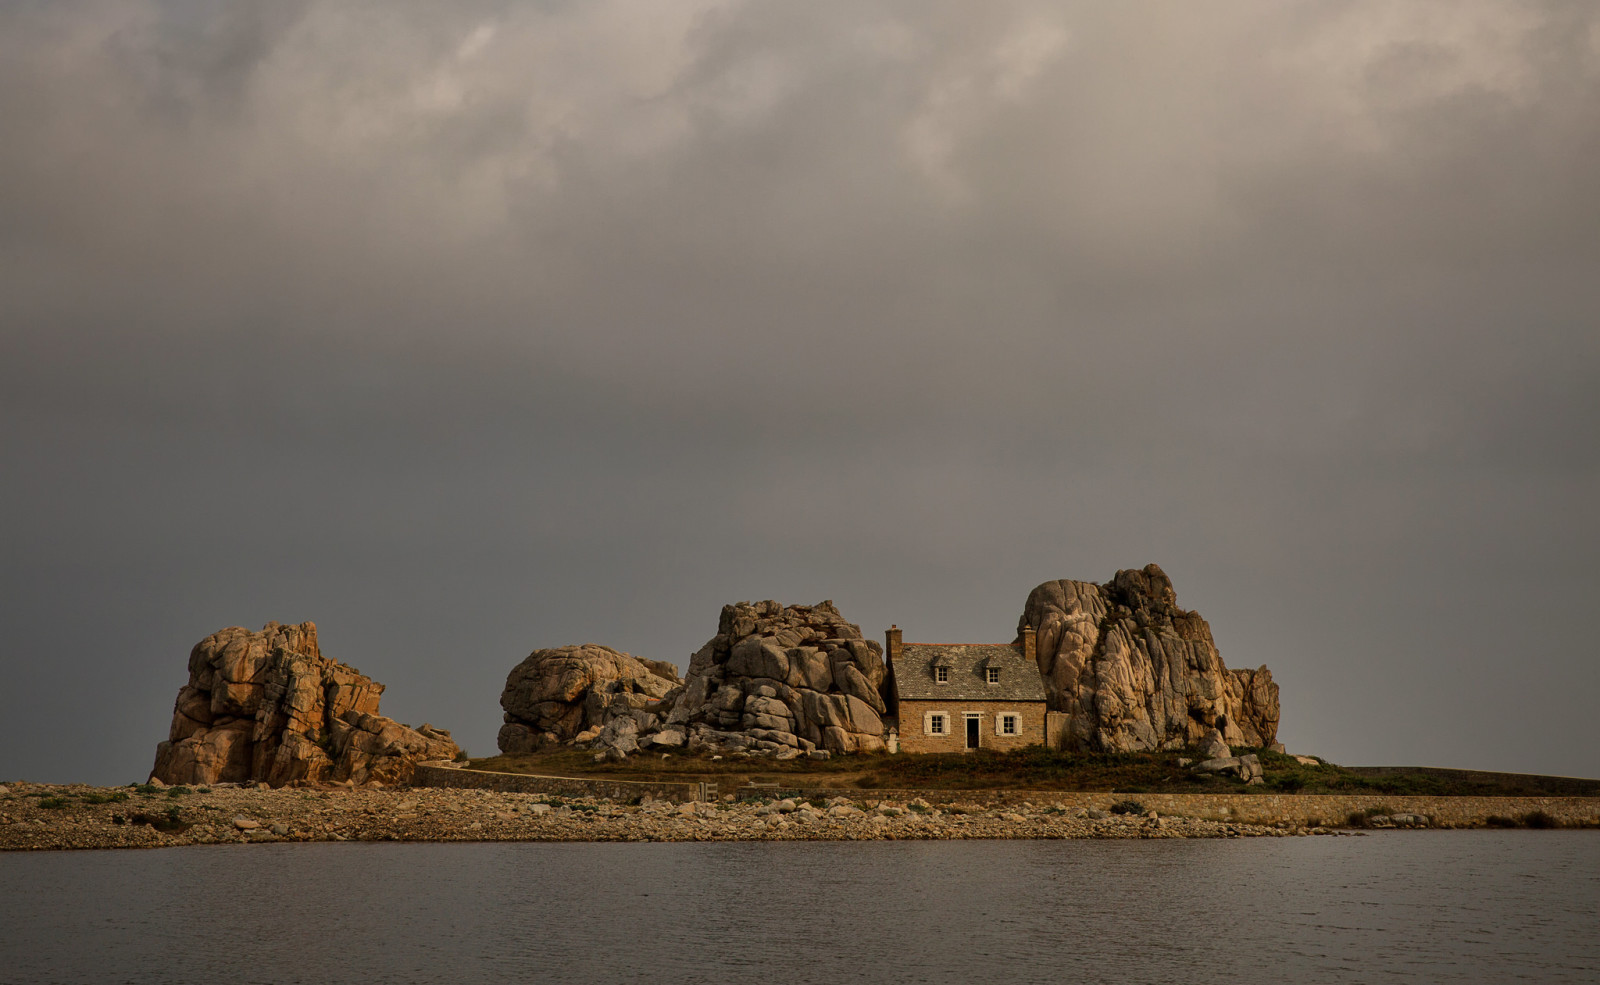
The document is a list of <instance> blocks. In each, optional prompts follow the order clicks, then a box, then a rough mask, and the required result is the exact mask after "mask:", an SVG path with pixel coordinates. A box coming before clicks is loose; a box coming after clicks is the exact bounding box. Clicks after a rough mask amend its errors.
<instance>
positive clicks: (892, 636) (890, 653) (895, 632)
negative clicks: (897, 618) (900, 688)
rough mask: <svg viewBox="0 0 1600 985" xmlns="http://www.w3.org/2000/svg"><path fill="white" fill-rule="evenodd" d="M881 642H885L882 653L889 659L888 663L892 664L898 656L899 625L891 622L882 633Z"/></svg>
mask: <svg viewBox="0 0 1600 985" xmlns="http://www.w3.org/2000/svg"><path fill="white" fill-rule="evenodd" d="M883 642H884V644H885V645H884V654H883V655H884V656H885V657H887V658H888V659H889V663H890V665H891V666H893V664H894V662H895V660H897V659H899V657H900V627H899V626H896V625H894V624H892V623H891V624H890V626H889V631H888V632H887V633H885V634H884V635H883Z"/></svg>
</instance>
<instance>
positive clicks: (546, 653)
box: [498, 643, 683, 755]
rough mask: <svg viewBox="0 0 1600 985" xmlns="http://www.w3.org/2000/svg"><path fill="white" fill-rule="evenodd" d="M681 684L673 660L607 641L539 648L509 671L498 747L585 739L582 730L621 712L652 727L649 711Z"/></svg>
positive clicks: (517, 749) (515, 750)
mask: <svg viewBox="0 0 1600 985" xmlns="http://www.w3.org/2000/svg"><path fill="white" fill-rule="evenodd" d="M682 683H683V682H682V681H681V680H679V678H678V673H677V668H676V667H674V666H673V665H672V664H669V663H665V662H662V661H658V660H645V659H643V658H640V657H635V656H633V655H632V654H628V653H623V652H622V651H620V650H613V649H612V648H611V647H609V646H599V645H597V644H593V643H586V644H583V645H582V646H562V647H556V648H554V649H548V650H535V651H533V652H532V653H530V654H528V656H527V658H526V659H524V660H523V661H522V662H521V663H519V664H517V665H516V666H515V667H513V668H512V669H511V672H510V673H509V674H507V675H506V686H505V689H504V690H503V691H501V693H500V707H501V709H502V711H504V713H505V726H504V727H502V728H501V729H500V735H499V738H498V744H499V746H500V751H501V752H503V753H506V754H508V755H514V754H519V753H525V752H532V751H534V750H535V749H537V748H541V747H542V746H543V745H545V744H549V743H551V742H570V741H575V740H576V741H587V740H586V739H583V738H580V737H581V736H582V735H583V733H585V732H588V731H589V730H591V729H593V730H598V729H601V728H604V727H605V726H606V724H607V723H609V722H610V721H612V720H613V719H616V718H621V717H629V718H633V719H634V720H635V722H636V724H639V725H642V726H646V727H649V726H650V725H651V724H653V723H652V722H650V720H649V718H647V717H646V716H653V715H654V709H656V708H659V707H660V704H661V699H662V698H663V697H665V696H666V695H668V694H670V693H671V692H672V691H673V690H674V689H676V688H678V686H679V685H681V684H682ZM595 734H598V732H597V731H596V733H595ZM545 735H549V736H551V739H548V740H546V739H544V738H542V737H543V736H545ZM589 738H593V736H592V735H591V736H589Z"/></svg>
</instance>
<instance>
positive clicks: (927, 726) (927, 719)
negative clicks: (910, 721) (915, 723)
mask: <svg viewBox="0 0 1600 985" xmlns="http://www.w3.org/2000/svg"><path fill="white" fill-rule="evenodd" d="M922 734H923V735H932V734H933V712H931V711H925V712H923V713H922Z"/></svg>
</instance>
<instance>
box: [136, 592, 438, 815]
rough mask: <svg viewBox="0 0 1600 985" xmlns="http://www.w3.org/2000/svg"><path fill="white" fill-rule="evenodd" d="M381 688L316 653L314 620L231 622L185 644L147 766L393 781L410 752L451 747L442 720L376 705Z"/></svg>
mask: <svg viewBox="0 0 1600 985" xmlns="http://www.w3.org/2000/svg"><path fill="white" fill-rule="evenodd" d="M382 694H383V685H382V684H379V683H378V682H377V681H374V680H373V679H372V678H370V677H367V676H365V675H363V674H362V673H361V672H360V671H358V670H356V669H355V668H354V667H350V666H347V665H345V664H342V663H338V662H337V661H334V660H331V659H329V658H328V657H325V656H323V655H322V651H321V649H320V648H319V647H318V646H317V627H316V624H315V623H310V622H303V623H299V624H298V625H283V624H281V623H276V622H269V623H267V624H266V625H265V626H263V627H262V628H261V631H260V632H251V631H250V630H248V629H244V628H243V627H240V626H231V627H229V628H227V629H224V630H222V631H220V632H216V633H212V634H211V635H210V636H207V637H206V638H205V639H203V640H201V641H200V642H199V643H197V644H195V647H194V649H193V650H191V651H190V653H189V683H187V684H185V685H184V686H183V688H182V689H180V690H179V691H178V699H177V701H176V702H175V704H174V706H173V712H172V728H171V730H170V732H169V733H168V737H167V741H165V742H163V743H161V744H160V745H159V746H157V747H156V762H155V767H154V768H153V769H152V770H151V775H152V776H154V777H155V778H156V779H159V780H161V781H162V782H164V783H186V784H205V783H238V782H244V781H249V780H256V781H260V782H263V783H268V784H271V785H272V786H275V787H276V786H283V785H285V784H288V783H294V782H297V781H305V782H343V781H346V780H353V781H355V782H356V783H368V782H373V781H378V782H384V783H398V782H405V781H407V780H409V779H410V776H411V771H412V768H413V767H414V766H415V765H416V764H417V763H418V762H422V761H427V760H438V759H453V758H455V756H456V755H457V754H458V753H459V752H460V751H461V750H460V748H459V747H458V746H457V745H456V744H455V742H453V741H452V740H451V738H450V733H449V732H447V731H445V730H444V729H437V728H434V727H432V726H431V725H427V724H424V725H422V726H420V727H418V728H415V729H413V728H410V727H409V726H406V725H401V724H400V723H398V722H396V721H394V720H392V719H389V718H384V717H383V716H382V715H380V714H378V699H379V697H381V696H382Z"/></svg>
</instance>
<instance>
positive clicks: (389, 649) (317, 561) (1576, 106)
mask: <svg viewBox="0 0 1600 985" xmlns="http://www.w3.org/2000/svg"><path fill="white" fill-rule="evenodd" d="M1596 106H1600V10H1597V9H1596V8H1595V6H1594V5H1593V4H1589V3H1581V2H1579V3H1565V2H1548V3H1538V2H1528V3H1521V4H1515V5H1507V4H1503V3H1478V2H1469V0H1452V2H1438V3H1429V2H1415V3H1408V4H1401V5H1396V4H1387V3H1362V2H1340V3H1331V2H1330V3H1302V4H1294V5H1278V6H1264V5H1261V4H1255V3H1242V2H1241V3H1208V4H1203V5H1200V4H1192V3H1183V2H1173V3H1133V4H1122V3H1119V4H1062V3H1026V2H1016V3H1008V2H997V3H990V4H983V5H974V4H970V3H960V2H953V0H952V2H933V0H923V2H915V3H911V2H907V3H871V2H861V0H853V2H850V3H815V4H803V5H801V4H791V3H777V2H733V0H725V2H700V3H696V2H683V3H677V2H674V3H665V2H663V3H650V4H639V3H607V2H593V3H582V4H575V3H563V2H550V3H540V4H535V3H511V2H456V3H451V4H432V3H405V2H393V0H388V2H383V3H377V2H370V3H357V2H339V3H334V2H322V0H301V2H295V3H273V4H227V3H216V2H200V0H172V2H153V0H118V2H114V3H112V2H107V3H91V2H84V3H77V2H68V3H61V2H21V3H9V4H6V5H5V6H4V7H3V8H0V357H3V358H0V412H3V414H0V455H3V465H4V468H3V474H4V478H3V480H0V506H3V508H4V511H5V517H6V523H5V525H4V527H3V528H0V530H3V533H0V536H3V545H4V551H3V558H0V589H3V598H4V603H3V606H4V608H3V614H4V630H5V639H4V644H3V650H0V652H3V654H4V656H3V661H4V667H5V682H4V684H3V685H0V776H19V777H27V778H32V779H44V780H63V781H64V780H80V779H81V780H88V781H99V782H111V781H123V782H125V781H128V780H131V779H135V778H142V776H143V775H144V771H145V770H147V769H148V768H149V763H150V760H151V759H152V757H153V754H154V748H155V744H156V742H157V741H159V740H160V739H162V738H164V737H165V732H166V724H167V720H168V717H169V714H170V710H171V702H172V697H173V695H174V694H175V693H176V691H177V688H178V687H179V685H180V684H182V683H183V681H184V680H185V657H186V654H187V652H188V648H189V647H190V646H191V645H192V644H193V643H194V642H196V641H197V640H199V639H200V638H202V637H203V636H205V635H207V634H208V633H210V632H212V631H214V630H216V629H219V628H221V627H223V626H226V625H245V626H249V627H252V628H257V627H259V626H260V625H261V624H262V623H264V622H266V621H267V620H269V619H276V620H281V621H300V620H303V619H313V620H315V621H316V622H317V623H318V625H319V627H320V629H321V635H322V639H323V645H324V648H325V650H326V651H327V652H328V653H329V655H331V656H333V657H335V658H336V659H340V660H344V661H346V662H349V663H353V664H355V665H356V666H358V667H360V668H361V669H362V670H363V671H365V672H367V673H369V674H371V675H373V676H374V677H376V678H377V679H379V680H381V681H383V682H385V683H386V684H388V685H389V690H388V693H387V695H386V697H385V700H384V711H385V712H386V713H387V714H389V715H392V716H394V717H396V718H399V719H401V720H404V721H409V722H412V723H413V724H415V723H417V722H420V721H421V720H422V719H424V718H427V719H429V720H431V721H433V722H434V723H435V724H439V725H443V726H445V727H449V728H452V729H454V730H455V732H456V734H457V737H458V738H460V739H462V741H463V743H464V744H465V745H466V746H467V747H468V748H469V749H470V750H471V751H472V752H473V753H475V754H485V753H488V752H491V751H492V749H493V743H494V740H493V736H494V734H495V730H496V729H497V728H498V724H499V708H498V704H497V702H498V696H499V691H500V686H501V684H502V683H503V681H504V676H505V673H506V672H507V670H509V669H510V667H511V666H513V665H514V664H515V663H516V662H517V661H518V660H519V659H521V657H523V656H525V655H526V653H527V652H528V651H529V650H531V649H533V648H535V647H544V646H557V645H562V644H566V643H575V642H586V641H593V642H600V643H606V644H609V645H612V646H616V647H619V648H622V649H626V650H629V651H631V652H634V653H638V654H641V655H645V656H649V657H652V658H656V659H667V660H675V661H677V662H678V663H679V664H680V665H682V664H684V663H686V662H687V656H688V654H689V653H690V652H691V651H692V650H693V649H695V648H696V647H697V646H698V645H699V644H700V643H702V642H703V641H704V640H705V639H706V638H707V637H708V636H710V635H711V634H712V633H713V632H714V630H715V620H716V616H717V611H718V609H719V607H720V606H721V605H722V604H723V603H725V602H732V601H737V600H741V599H761V598H769V597H770V598H778V599H781V600H784V601H788V602H806V603H811V602H816V601H818V600H820V599H823V598H831V599H834V600H835V601H836V602H837V603H838V604H839V606H840V608H841V609H842V610H843V611H844V613H845V614H846V615H847V616H848V617H849V618H851V619H853V620H857V621H859V622H860V623H861V624H862V627H863V630H864V631H865V632H866V633H867V634H868V635H874V636H876V635H881V633H882V630H883V629H884V628H886V627H887V626H888V624H889V623H890V622H891V621H892V622H896V623H898V624H899V625H900V626H902V627H904V629H905V633H906V636H907V638H908V639H917V640H970V641H987V640H1008V639H1010V638H1011V635H1012V632H1013V630H1014V628H1015V623H1016V619H1017V617H1018V614H1019V613H1020V612H1021V609H1022V604H1023V602H1024V600H1025V599H1026V597H1027V593H1028V591H1029V589H1031V588H1032V587H1033V586H1034V585H1035V584H1037V583H1039V582H1041V581H1044V580H1047V579H1052V578H1082V579H1091V580H1104V579H1107V578H1109V577H1110V576H1111V575H1112V574H1113V573H1114V572H1115V571H1116V570H1117V569H1118V568H1123V567H1133V566H1142V565H1143V564H1145V563H1148V562H1150V561H1155V562H1158V563H1160V564H1161V565H1163V566H1164V567H1165V568H1166V570H1167V571H1168V573H1169V574H1170V575H1171V576H1172V578H1173V581H1174V583H1175V585H1176V587H1177V590H1178V595H1179V601H1180V603H1182V604H1184V605H1185V606H1186V607H1190V608H1195V609H1198V610H1199V611H1200V612H1201V613H1203V614H1204V615H1205V616H1206V617H1207V618H1208V619H1209V620H1210V621H1211V624H1212V627H1213V630H1214V632H1215V634H1216V638H1217V641H1218V644H1219V646H1220V647H1221V650H1222V654H1223V657H1224V659H1225V660H1226V661H1227V662H1228V664H1229V665H1230V666H1257V665H1260V664H1263V663H1264V664H1267V665H1269V666H1270V667H1271V668H1272V670H1273V672H1274V675H1275V677H1276V678H1277V680H1278V681H1279V683H1280V684H1281V686H1282V689H1283V726H1282V730H1281V733H1280V737H1281V738H1282V739H1283V741H1285V742H1286V743H1288V745H1289V747H1290V748H1291V750H1293V751H1306V752H1315V753H1318V754H1321V755H1325V756H1327V757H1329V758H1331V759H1333V760H1335V761H1339V762H1344V763H1357V764H1359V763H1396V764H1427V765H1442V766H1463V767H1477V768H1488V769H1509V770H1522V771H1536V772H1556V773H1568V774H1582V775H1588V776H1595V775H1600V747H1597V746H1596V744H1595V742H1594V728H1593V724H1592V711H1591V705H1592V704H1593V703H1594V700H1595V697H1596V695H1597V694H1600V670H1597V669H1596V667H1597V660H1596V657H1597V654H1596V652H1595V645H1594V643H1593V638H1594V632H1593V629H1592V626H1591V623H1592V620H1593V613H1594V612H1595V604H1594V600H1595V598H1596V594H1597V592H1596V590H1597V588H1600V584H1597V582H1600V578H1597V576H1596V574H1595V573H1594V570H1595V569H1594V565H1593V562H1592V555H1593V554H1594V551H1595V548H1596V546H1597V542H1600V536H1597V535H1600V523H1597V520H1596V513H1595V508H1594V504H1595V503H1596V502H1600V361H1597V356H1600V328H1597V320H1600V276H1596V271H1600V194H1597V189H1600V115H1597V114H1596V113H1595V111H1594V108H1595V107H1596Z"/></svg>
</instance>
